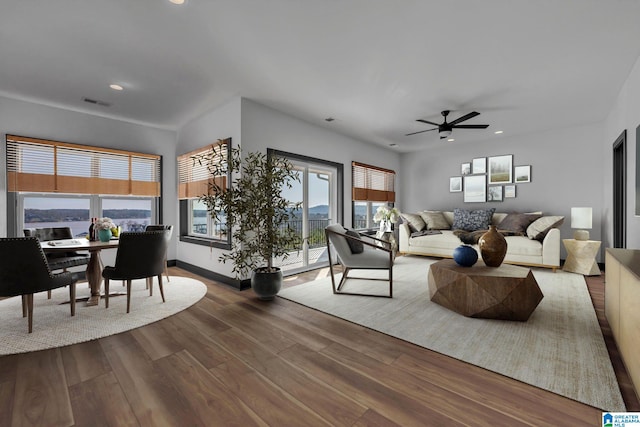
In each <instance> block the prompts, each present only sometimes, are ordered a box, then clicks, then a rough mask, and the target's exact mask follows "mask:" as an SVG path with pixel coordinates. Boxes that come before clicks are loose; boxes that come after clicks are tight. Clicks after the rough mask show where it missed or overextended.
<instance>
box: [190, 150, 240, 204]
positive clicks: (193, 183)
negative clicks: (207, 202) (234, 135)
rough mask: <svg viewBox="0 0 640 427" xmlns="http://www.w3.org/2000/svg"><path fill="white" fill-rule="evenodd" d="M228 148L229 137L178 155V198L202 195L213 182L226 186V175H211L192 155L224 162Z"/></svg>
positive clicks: (205, 165)
mask: <svg viewBox="0 0 640 427" xmlns="http://www.w3.org/2000/svg"><path fill="white" fill-rule="evenodd" d="M230 149H231V138H227V139H224V140H223V139H219V140H218V141H216V142H215V143H213V144H211V145H209V146H207V147H202V148H199V149H197V150H194V151H190V152H188V153H185V154H182V155H180V156H178V198H179V199H181V200H184V199H196V198H198V197H200V196H202V195H205V194H209V193H210V189H211V184H213V182H215V183H216V184H217V185H218V186H220V187H222V188H226V187H227V177H226V176H224V175H220V176H215V177H213V176H211V173H210V172H209V168H208V167H207V164H205V163H200V162H198V161H197V160H194V157H196V156H205V157H206V158H209V159H211V160H212V161H213V162H219V163H226V162H227V159H228V158H229V150H230ZM214 180H215V181H214Z"/></svg>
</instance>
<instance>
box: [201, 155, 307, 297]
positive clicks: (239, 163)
mask: <svg viewBox="0 0 640 427" xmlns="http://www.w3.org/2000/svg"><path fill="white" fill-rule="evenodd" d="M223 149H224V148H221V147H220V146H214V147H213V150H211V151H209V152H208V154H205V155H201V156H194V161H195V162H198V163H200V164H202V165H205V166H206V167H207V168H208V170H209V173H210V175H211V176H212V177H219V176H228V175H227V172H230V174H231V177H232V182H231V186H230V187H229V188H225V187H222V186H220V184H221V182H220V181H218V180H216V179H211V180H210V184H209V189H210V191H209V194H206V195H202V196H201V197H200V200H201V201H202V202H204V203H205V205H206V206H207V210H208V212H209V215H211V217H212V218H213V220H214V221H215V222H216V223H218V224H224V225H225V227H226V230H227V233H231V250H230V251H229V252H226V253H224V254H222V255H221V256H220V257H219V260H220V261H221V262H223V263H226V262H227V261H232V262H233V270H232V271H233V272H234V273H235V275H236V278H237V279H243V278H247V276H248V275H249V273H251V287H252V288H253V290H254V292H255V293H256V294H257V295H258V297H259V298H260V299H264V300H270V299H273V298H274V297H275V295H276V294H277V293H278V292H279V291H280V287H281V286H282V271H281V270H280V268H278V267H274V266H273V259H274V258H281V259H286V258H287V257H288V256H289V254H290V252H291V251H293V250H295V249H294V248H295V247H297V245H298V244H299V243H300V241H301V239H300V236H298V234H296V232H295V229H294V228H293V227H291V225H290V223H289V221H290V220H291V219H293V218H295V213H294V211H295V210H296V209H298V208H299V207H300V203H297V204H294V203H291V202H290V201H289V200H287V199H286V197H284V195H283V193H282V192H283V190H284V189H285V188H292V186H293V182H300V177H299V176H298V172H297V171H296V170H295V169H294V167H293V165H292V164H291V162H290V161H289V160H287V159H285V158H282V157H278V156H267V155H266V154H263V153H258V152H252V153H248V154H247V155H246V156H245V157H243V156H242V151H241V149H240V147H236V148H233V149H232V150H231V154H230V157H229V158H228V159H227V161H226V162H221V161H220V160H219V159H221V158H223V157H224V156H223V153H221V152H220V150H223Z"/></svg>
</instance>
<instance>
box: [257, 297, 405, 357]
mask: <svg viewBox="0 0 640 427" xmlns="http://www.w3.org/2000/svg"><path fill="white" fill-rule="evenodd" d="M343 297H345V298H350V297H349V296H347V295H343ZM249 303H251V304H254V306H256V307H258V308H260V305H255V303H254V302H253V301H249ZM270 310H271V311H270V312H271V313H272V314H273V315H275V316H278V317H281V318H283V319H285V320H288V321H289V322H291V323H295V324H298V325H304V327H305V328H307V329H309V330H310V331H312V332H313V333H316V334H318V335H320V336H322V337H325V338H327V339H329V340H331V341H333V342H339V343H341V344H345V345H349V346H351V347H353V348H357V349H358V350H359V351H361V352H362V353H363V354H367V355H368V356H370V357H373V358H375V359H378V360H380V361H381V362H384V363H393V361H394V360H395V359H396V358H398V356H400V354H401V353H400V352H398V351H397V349H396V348H395V346H394V345H392V344H389V343H388V342H386V341H381V340H380V339H379V336H381V334H379V333H378V332H375V331H371V330H370V329H368V328H366V327H364V326H360V325H356V324H354V323H350V322H347V321H345V320H343V319H339V318H337V317H334V316H331V315H329V314H326V313H322V312H320V311H316V310H310V309H309V308H306V307H304V306H302V305H300V304H297V303H295V302H292V301H288V300H285V299H283V298H277V299H276V300H275V301H274V302H273V307H272V308H271V309H270ZM345 325H349V326H350V327H348V328H345Z"/></svg>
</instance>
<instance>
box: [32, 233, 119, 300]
mask: <svg viewBox="0 0 640 427" xmlns="http://www.w3.org/2000/svg"><path fill="white" fill-rule="evenodd" d="M118 243H119V241H118V239H112V240H109V241H108V242H101V241H99V240H97V241H91V242H90V241H89V240H87V239H85V238H75V239H67V240H51V241H43V242H41V246H42V250H43V251H44V252H45V253H52V252H76V251H89V263H88V264H87V270H86V277H87V282H89V288H91V295H90V296H89V299H88V300H87V305H88V306H92V305H98V303H99V302H100V288H101V286H102V269H103V264H102V259H101V258H100V252H101V251H102V250H103V249H116V248H117V247H118Z"/></svg>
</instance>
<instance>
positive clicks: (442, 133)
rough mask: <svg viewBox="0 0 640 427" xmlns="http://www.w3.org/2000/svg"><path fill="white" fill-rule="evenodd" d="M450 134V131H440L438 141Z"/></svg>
mask: <svg viewBox="0 0 640 427" xmlns="http://www.w3.org/2000/svg"><path fill="white" fill-rule="evenodd" d="M451 132H452V131H451V129H442V130H441V131H439V132H438V134H440V139H445V138H449V137H450V136H451Z"/></svg>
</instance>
